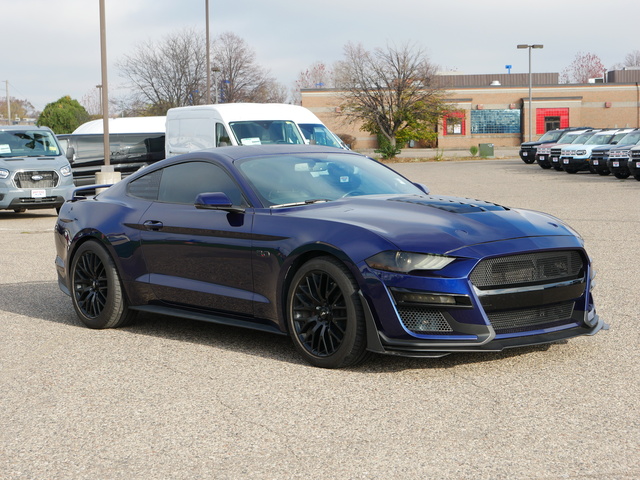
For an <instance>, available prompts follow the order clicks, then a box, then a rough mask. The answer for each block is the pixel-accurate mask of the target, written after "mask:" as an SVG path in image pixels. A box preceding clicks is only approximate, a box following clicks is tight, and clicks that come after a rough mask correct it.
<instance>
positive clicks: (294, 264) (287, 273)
mask: <svg viewBox="0 0 640 480" xmlns="http://www.w3.org/2000/svg"><path fill="white" fill-rule="evenodd" d="M289 257H294V258H293V259H292V260H291V263H290V265H289V266H288V267H286V268H284V269H283V271H284V274H283V277H282V279H281V281H280V282H279V283H278V285H279V289H280V290H279V292H278V296H277V298H278V302H279V305H278V311H279V312H280V321H281V322H282V323H281V325H282V326H283V327H284V328H285V330H286V331H287V332H288V328H287V326H286V324H287V322H286V315H287V312H286V309H287V294H288V292H289V288H290V287H291V282H292V280H293V277H294V276H295V274H296V273H297V272H298V270H299V269H300V268H301V267H302V266H303V265H304V264H305V263H307V262H309V261H311V260H313V259H314V258H318V257H330V258H334V259H335V260H337V261H339V262H340V263H342V264H343V265H344V266H346V267H347V269H348V270H349V271H350V272H351V274H352V275H353V276H354V278H355V279H356V282H358V284H360V282H359V276H360V275H359V273H358V269H357V267H356V266H355V264H354V263H353V262H352V261H351V259H350V258H349V256H348V255H347V254H346V253H344V252H343V251H342V250H340V249H338V248H336V247H334V246H332V245H326V244H322V245H315V246H308V247H307V248H305V249H303V250H302V251H298V252H296V253H292V254H291V255H289ZM359 286H360V285H359Z"/></svg>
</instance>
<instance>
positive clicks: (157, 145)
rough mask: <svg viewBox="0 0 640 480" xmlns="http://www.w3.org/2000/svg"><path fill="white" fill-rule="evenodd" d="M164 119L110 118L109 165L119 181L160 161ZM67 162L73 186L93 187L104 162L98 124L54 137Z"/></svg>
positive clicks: (101, 138) (88, 125)
mask: <svg viewBox="0 0 640 480" xmlns="http://www.w3.org/2000/svg"><path fill="white" fill-rule="evenodd" d="M164 132H165V117H124V118H112V119H110V122H109V150H110V152H111V155H110V158H109V163H110V165H111V166H112V167H113V168H114V170H115V171H116V172H119V173H120V174H121V176H122V178H124V177H126V176H128V175H130V174H132V173H133V172H135V171H137V170H138V169H140V168H141V167H144V166H146V165H150V164H152V163H155V162H157V161H158V160H162V159H163V158H164V155H165V154H164V147H165V145H164V140H165V133H164ZM58 140H59V141H60V143H61V145H62V147H63V148H64V150H65V151H66V155H67V158H68V160H69V161H70V162H71V169H72V171H73V181H74V182H75V184H76V185H77V186H84V185H91V184H94V183H96V180H95V177H96V173H98V172H99V171H100V170H101V169H102V166H103V165H104V164H105V161H104V143H103V141H104V136H103V133H102V120H94V121H91V122H87V123H85V124H83V125H81V126H80V127H78V128H77V129H76V130H75V131H74V132H73V133H72V134H69V135H58Z"/></svg>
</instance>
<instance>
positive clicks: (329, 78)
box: [293, 62, 335, 104]
mask: <svg viewBox="0 0 640 480" xmlns="http://www.w3.org/2000/svg"><path fill="white" fill-rule="evenodd" d="M334 85H335V82H334V76H333V70H332V69H331V68H330V67H327V66H326V65H325V64H324V63H323V62H315V63H313V64H312V65H311V66H310V67H309V68H307V69H306V70H303V71H301V72H300V73H299V74H298V78H297V79H296V82H295V85H294V87H293V101H294V103H296V104H300V103H302V97H301V95H300V91H301V90H302V89H304V88H333V87H334Z"/></svg>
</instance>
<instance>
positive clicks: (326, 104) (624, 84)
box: [301, 68, 640, 149]
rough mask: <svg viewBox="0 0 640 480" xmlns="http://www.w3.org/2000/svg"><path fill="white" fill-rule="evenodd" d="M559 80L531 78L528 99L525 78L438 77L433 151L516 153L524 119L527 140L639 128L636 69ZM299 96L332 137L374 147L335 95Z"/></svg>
mask: <svg viewBox="0 0 640 480" xmlns="http://www.w3.org/2000/svg"><path fill="white" fill-rule="evenodd" d="M558 80H559V75H558V74H557V73H533V74H531V85H532V88H531V98H530V97H529V74H526V73H524V74H496V75H437V76H436V77H435V81H434V85H435V86H436V87H437V88H441V89H443V90H444V91H445V92H446V102H447V104H448V105H449V107H450V108H449V109H450V113H448V114H447V115H446V116H445V117H444V118H443V119H442V121H441V122H440V123H439V125H438V126H437V133H438V140H437V147H438V148H443V149H449V148H464V149H466V148H470V147H471V146H478V145H479V144H485V143H489V144H493V145H495V146H499V147H511V146H517V145H520V143H522V142H523V141H527V140H528V139H529V119H530V118H531V135H532V137H533V139H536V138H537V137H539V136H540V135H542V134H543V133H544V132H546V131H547V130H551V129H555V128H564V127H579V126H588V127H594V128H640V86H639V83H640V69H635V68H634V69H624V70H614V71H610V72H607V74H606V76H605V77H604V78H600V79H594V80H593V82H594V83H586V84H560V83H558ZM301 93H302V106H303V107H306V108H308V109H309V110H311V111H312V112H313V113H315V114H316V115H317V116H318V117H319V118H320V119H321V120H322V121H323V122H324V123H325V124H326V125H327V127H329V128H330V129H331V130H332V131H333V132H335V133H337V134H348V135H352V136H353V137H355V139H356V143H355V148H374V147H376V146H377V141H376V138H375V136H371V135H370V134H369V133H367V132H364V131H361V130H360V124H357V123H349V122H348V121H347V120H346V118H345V116H344V115H342V114H341V109H340V103H341V98H340V92H339V91H338V90H335V89H324V88H319V89H305V90H302V92H301ZM530 104H531V114H530V113H529V112H530V110H529V105H530ZM416 140H419V139H416Z"/></svg>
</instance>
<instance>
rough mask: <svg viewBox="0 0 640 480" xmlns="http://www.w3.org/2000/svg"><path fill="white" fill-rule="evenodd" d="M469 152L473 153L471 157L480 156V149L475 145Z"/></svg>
mask: <svg viewBox="0 0 640 480" xmlns="http://www.w3.org/2000/svg"><path fill="white" fill-rule="evenodd" d="M469 151H470V152H471V156H473V157H475V156H476V155H477V154H478V147H476V146H475V145H473V146H472V147H471V148H469Z"/></svg>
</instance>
